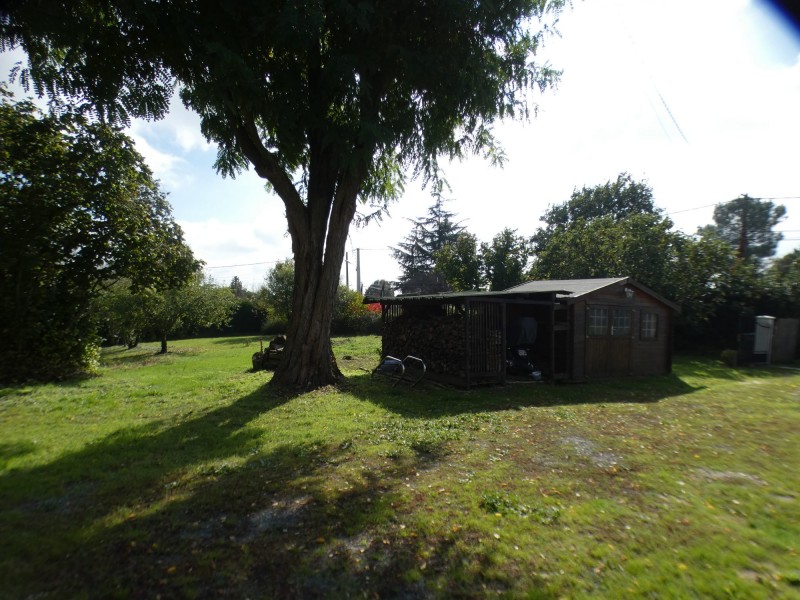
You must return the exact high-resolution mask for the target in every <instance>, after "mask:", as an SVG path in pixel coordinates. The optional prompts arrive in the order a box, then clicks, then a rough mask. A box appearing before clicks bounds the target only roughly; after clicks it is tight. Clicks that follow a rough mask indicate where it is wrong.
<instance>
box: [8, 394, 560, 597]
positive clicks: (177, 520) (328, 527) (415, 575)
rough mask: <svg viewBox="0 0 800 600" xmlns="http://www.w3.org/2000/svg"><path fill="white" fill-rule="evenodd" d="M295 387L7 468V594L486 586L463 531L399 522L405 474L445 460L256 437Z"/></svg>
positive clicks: (394, 593)
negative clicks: (369, 456)
mask: <svg viewBox="0 0 800 600" xmlns="http://www.w3.org/2000/svg"><path fill="white" fill-rule="evenodd" d="M296 399H297V400H300V401H302V402H305V401H307V400H308V399H307V398H305V397H302V398H294V397H292V396H274V395H273V394H272V393H271V391H270V390H267V389H261V390H258V391H257V392H254V393H252V394H250V395H248V396H245V397H242V398H241V399H239V400H237V401H235V402H233V403H232V404H230V405H227V406H225V407H222V408H218V409H215V410H210V411H209V412H207V413H205V414H202V415H199V416H196V417H194V418H191V419H188V420H186V421H184V422H180V423H177V424H174V425H170V424H169V423H164V422H160V423H154V424H149V425H145V426H141V427H133V428H130V429H127V430H123V431H118V432H116V433H113V434H111V435H109V436H107V437H106V438H104V439H102V440H100V441H98V442H96V443H92V444H90V445H88V446H86V447H85V448H83V449H81V450H79V451H77V452H73V453H70V454H67V455H65V456H62V457H60V458H57V459H56V460H54V461H53V462H51V463H49V464H47V465H43V466H38V467H33V468H30V469H19V470H14V471H10V472H7V473H5V474H3V475H2V476H0V537H2V539H4V540H5V543H4V546H5V547H4V548H3V549H2V550H0V579H2V580H4V581H5V582H6V584H5V585H6V586H7V587H6V591H5V593H7V594H8V595H9V597H12V598H14V597H19V598H24V597H32V596H42V597H45V596H48V595H51V596H53V597H56V596H59V597H147V598H152V597H156V596H161V597H163V598H171V597H172V598H184V597H197V598H210V597H218V596H224V597H232V598H243V597H281V598H328V597H351V596H352V597H361V596H365V597H396V598H428V597H432V596H434V595H445V596H448V595H457V596H460V597H480V596H482V595H483V593H482V592H481V586H482V585H484V584H486V583H487V582H486V580H485V579H484V576H483V575H482V569H481V568H480V565H481V564H485V565H488V564H490V563H491V556H490V554H491V550H490V549H486V550H471V551H469V554H468V556H467V555H464V552H465V551H464V547H465V542H464V541H463V540H459V535H463V534H456V533H453V534H452V535H450V534H446V535H442V536H441V537H438V538H431V537H430V536H424V535H420V536H419V537H418V536H417V535H416V533H415V532H414V531H413V530H412V529H411V528H406V527H405V525H404V524H403V520H404V519H405V518H407V517H406V515H405V513H404V512H403V510H404V509H403V508H400V507H403V506H404V505H406V504H407V502H408V499H407V498H406V497H405V496H404V494H405V490H406V484H405V482H407V481H408V480H409V478H411V477H413V475H414V473H415V472H416V471H417V470H420V469H422V468H426V467H430V466H431V464H432V463H435V462H436V461H437V460H438V459H439V457H437V456H436V455H435V453H425V452H419V453H416V454H415V453H403V454H402V455H399V456H397V457H395V458H394V459H392V460H389V461H386V465H385V467H383V468H376V466H375V464H374V463H372V466H371V467H370V468H366V467H365V463H364V462H363V460H364V455H363V454H359V452H358V451H357V450H356V449H355V448H354V447H353V445H352V444H350V443H341V442H340V441H339V440H338V439H337V438H336V437H335V436H333V437H328V438H326V439H324V440H314V441H304V442H298V443H286V444H281V445H278V446H275V447H271V448H269V449H265V448H267V445H266V444H265V441H266V440H267V439H268V436H269V431H267V430H264V429H263V428H259V427H258V426H254V425H253V423H252V422H253V421H254V420H255V419H256V418H257V417H259V416H260V415H262V414H263V413H264V412H265V411H269V410H272V409H275V408H277V407H278V406H281V405H283V404H286V403H290V402H292V401H294V400H296ZM356 443H360V442H358V441H357V442H356ZM413 508H414V507H413V505H412V506H411V507H410V508H408V507H407V509H408V510H413ZM459 541H460V542H461V543H459ZM423 554H424V556H425V558H424V561H423V559H422V558H421V556H422V555H423ZM462 559H463V560H462ZM467 559H468V560H467ZM422 562H424V565H425V566H424V567H423V568H425V567H427V570H426V571H425V576H424V578H423V576H422V573H421V571H420V564H421V563H422ZM467 563H468V564H467ZM489 583H491V584H492V585H493V586H494V587H495V588H498V589H503V588H504V586H505V587H509V586H511V585H513V582H509V581H500V582H498V581H491V582H489ZM541 592H542V593H541V595H540V597H547V595H546V594H545V590H544V588H543V589H542V590H541Z"/></svg>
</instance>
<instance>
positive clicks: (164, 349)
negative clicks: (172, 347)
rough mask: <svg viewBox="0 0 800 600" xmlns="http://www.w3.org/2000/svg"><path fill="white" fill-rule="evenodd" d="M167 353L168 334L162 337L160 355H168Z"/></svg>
mask: <svg viewBox="0 0 800 600" xmlns="http://www.w3.org/2000/svg"><path fill="white" fill-rule="evenodd" d="M166 353H167V334H166V333H164V334H162V335H161V352H159V354H166Z"/></svg>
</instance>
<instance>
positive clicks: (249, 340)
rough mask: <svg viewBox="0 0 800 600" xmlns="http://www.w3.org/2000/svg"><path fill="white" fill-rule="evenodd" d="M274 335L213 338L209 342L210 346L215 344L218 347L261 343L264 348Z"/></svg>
mask: <svg viewBox="0 0 800 600" xmlns="http://www.w3.org/2000/svg"><path fill="white" fill-rule="evenodd" d="M274 337H275V336H274V335H249V336H240V337H224V338H215V339H213V340H212V341H211V343H212V344H216V345H218V346H242V347H246V346H251V345H253V344H259V343H260V342H262V341H263V343H264V346H267V345H269V342H270V340H271V339H272V338H274Z"/></svg>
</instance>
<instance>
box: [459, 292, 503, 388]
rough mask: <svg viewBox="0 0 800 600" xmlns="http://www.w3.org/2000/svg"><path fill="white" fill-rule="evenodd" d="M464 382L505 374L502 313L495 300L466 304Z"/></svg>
mask: <svg viewBox="0 0 800 600" xmlns="http://www.w3.org/2000/svg"><path fill="white" fill-rule="evenodd" d="M467 314H468V318H467V332H466V333H467V360H468V363H469V367H468V377H469V380H468V384H474V383H479V382H481V381H502V380H503V377H504V375H505V352H504V347H505V346H504V344H505V318H504V317H505V315H504V307H503V304H501V303H499V302H486V301H481V302H475V301H472V302H468V303H467Z"/></svg>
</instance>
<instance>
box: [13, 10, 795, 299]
mask: <svg viewBox="0 0 800 600" xmlns="http://www.w3.org/2000/svg"><path fill="white" fill-rule="evenodd" d="M556 29H557V30H558V35H554V36H551V37H548V38H547V39H546V41H545V47H544V48H543V49H542V50H541V51H540V53H539V55H538V56H537V58H536V60H537V62H540V63H549V64H550V65H551V66H553V67H554V68H557V69H560V70H562V71H563V73H562V76H561V79H560V82H559V84H558V85H557V87H556V88H554V89H549V90H547V91H545V92H544V93H541V94H540V93H538V91H537V92H536V93H535V94H531V95H530V102H531V105H532V106H535V107H536V111H535V115H533V114H532V116H531V118H530V120H528V121H527V122H520V121H511V122H502V123H498V124H497V125H496V126H495V134H496V137H497V138H498V139H499V141H500V143H501V145H502V147H503V148H504V150H505V154H506V158H507V159H506V163H505V165H504V166H503V167H502V168H499V167H493V166H491V165H490V164H489V163H488V162H486V161H484V160H483V159H481V158H478V157H475V158H469V159H467V160H465V161H463V162H458V163H452V164H448V165H445V169H444V174H445V177H446V179H447V181H448V183H449V184H450V189H449V191H446V192H445V198H448V199H449V202H448V203H447V205H446V207H447V209H448V210H450V211H451V212H454V213H455V214H456V220H458V221H462V224H463V225H464V226H465V227H466V228H467V229H468V230H469V231H470V232H471V233H473V234H475V235H476V236H477V237H478V239H479V240H481V241H486V242H489V241H491V239H492V237H493V236H495V235H496V234H498V233H499V232H500V231H501V230H502V229H504V228H505V227H510V228H512V229H515V230H516V231H517V233H518V234H519V235H525V236H530V235H532V234H533V233H534V232H535V231H536V229H537V228H538V227H539V226H540V225H541V222H540V221H539V218H540V217H541V216H542V215H543V213H544V212H545V211H546V210H547V208H548V206H552V205H555V204H561V203H563V202H565V201H567V200H569V198H570V195H571V194H572V192H573V190H575V189H576V188H578V189H580V188H582V187H584V186H587V187H592V186H596V185H601V184H603V183H605V182H607V181H613V180H615V179H616V178H617V176H618V175H619V174H620V173H622V172H627V173H630V175H631V176H632V177H633V178H634V179H635V180H637V181H645V182H647V183H648V185H650V187H651V188H652V190H653V196H654V200H655V204H656V205H657V206H658V207H660V208H662V209H663V210H664V211H665V212H666V213H667V214H669V216H670V218H671V219H672V220H673V221H674V223H675V227H676V229H679V230H682V231H684V232H686V233H694V232H695V231H696V230H697V228H698V227H699V226H702V225H706V224H709V223H711V222H712V220H713V219H712V215H713V210H714V205H715V204H717V203H720V202H725V201H728V200H732V199H734V198H736V197H738V196H741V195H742V194H749V195H750V196H753V197H760V198H775V200H774V202H775V203H777V204H783V205H785V206H786V208H787V211H788V216H787V218H786V219H785V221H783V222H782V223H781V224H780V225H779V226H778V228H777V229H778V230H780V231H783V232H784V237H785V238H786V239H785V241H784V242H782V243H781V244H780V246H779V250H778V253H779V254H785V253H787V252H790V251H792V250H793V249H795V248H798V247H800V148H799V146H800V32H798V31H797V29H796V28H794V27H793V26H792V24H791V22H790V21H789V20H788V19H786V18H784V17H783V16H782V14H781V12H780V10H778V9H776V8H775V7H774V6H773V5H772V4H770V3H769V2H766V1H763V0H646V1H645V0H574V2H573V4H572V7H571V8H567V9H565V11H564V12H563V13H562V14H561V15H560V17H559V20H558V23H557V26H556ZM12 58H14V57H12V56H11V55H0V73H7V72H8V65H10V64H11V63H12V62H13V60H12ZM16 58H19V57H16ZM128 133H129V135H131V136H132V137H133V138H134V140H135V141H136V145H137V148H138V149H139V151H140V152H141V153H142V154H143V155H144V157H145V159H146V160H147V162H148V164H149V165H150V167H151V168H152V169H153V171H154V173H155V175H156V177H157V178H158V179H159V180H160V182H161V187H162V189H163V190H165V191H166V192H168V194H169V196H168V197H169V200H170V203H171V204H172V207H173V212H174V216H175V218H176V220H177V221H178V222H179V223H180V225H181V226H182V228H183V230H184V233H185V237H186V239H187V241H188V243H189V245H190V246H191V247H192V249H193V251H194V253H195V255H196V256H197V257H198V258H200V259H202V260H204V261H205V263H206V270H207V272H208V273H209V274H210V275H211V276H212V277H213V278H214V279H215V280H216V281H218V282H220V283H224V284H227V283H228V282H230V280H231V278H232V277H233V276H234V275H237V276H238V277H239V278H240V279H241V280H242V282H243V283H244V285H245V287H247V288H249V289H257V288H258V287H259V286H260V285H261V284H262V282H263V280H264V276H265V275H266V272H267V271H268V269H270V268H271V267H272V266H273V265H274V264H275V262H276V261H279V260H283V259H286V258H288V257H290V256H291V243H290V240H289V238H288V235H287V233H286V219H285V215H284V210H283V205H282V203H281V201H280V200H279V199H278V198H277V196H275V195H274V194H271V193H269V192H267V191H266V190H265V188H264V185H263V182H262V180H260V179H259V178H258V176H256V175H255V173H254V172H253V171H249V172H245V173H242V174H241V175H240V176H238V177H237V178H236V179H223V178H222V177H221V176H219V175H217V174H216V173H215V171H214V169H213V167H212V165H213V162H214V159H215V156H216V149H215V147H214V146H212V145H210V144H208V143H207V142H206V141H205V140H204V139H203V137H202V135H201V134H200V128H199V119H198V118H197V117H196V116H195V115H193V114H192V113H190V112H188V111H186V110H185V109H184V108H183V107H182V106H181V104H180V102H179V101H177V100H176V101H175V102H174V103H173V108H172V110H171V111H170V114H169V116H168V117H167V118H165V119H164V120H162V121H158V122H145V121H136V122H134V123H133V124H132V126H131V128H130V129H129V131H128ZM432 203H433V197H432V196H431V193H430V190H426V189H423V188H422V184H421V182H420V181H414V180H412V181H409V182H408V183H407V185H406V190H405V194H404V195H403V197H402V198H401V199H400V201H398V202H397V203H395V204H393V205H392V206H391V207H390V209H389V215H387V216H386V217H385V218H384V219H383V221H382V222H380V223H373V224H371V225H369V226H367V227H365V228H356V227H355V226H351V230H350V237H349V240H348V245H347V252H348V258H349V261H350V265H349V268H348V269H347V271H348V274H349V277H347V276H346V274H345V269H344V267H343V270H342V282H344V281H345V280H346V279H348V280H349V284H350V287H353V288H355V286H356V279H357V275H356V272H355V271H356V269H355V267H356V265H355V262H356V254H357V252H356V251H357V249H360V258H361V273H360V280H361V282H362V284H363V287H364V288H366V287H367V286H369V284H370V283H371V282H372V281H374V280H375V279H397V278H398V277H399V268H398V266H397V264H396V262H395V261H394V259H393V258H392V254H391V250H390V247H391V246H396V245H397V244H398V243H399V242H401V241H402V240H403V238H404V237H405V236H406V235H408V234H409V232H410V231H411V222H410V221H409V219H415V218H420V217H423V216H424V215H425V214H426V212H427V209H428V207H429V206H430V205H431V204H432ZM620 275H624V274H620Z"/></svg>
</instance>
